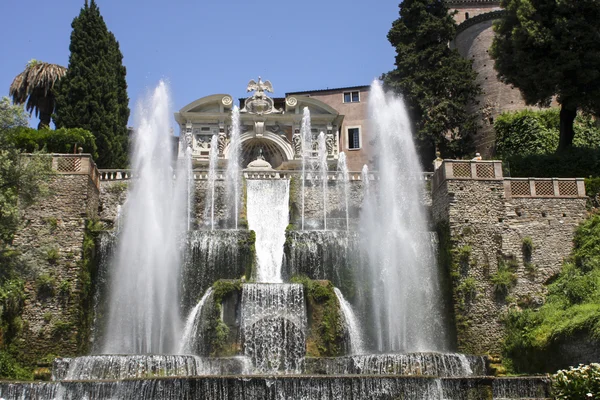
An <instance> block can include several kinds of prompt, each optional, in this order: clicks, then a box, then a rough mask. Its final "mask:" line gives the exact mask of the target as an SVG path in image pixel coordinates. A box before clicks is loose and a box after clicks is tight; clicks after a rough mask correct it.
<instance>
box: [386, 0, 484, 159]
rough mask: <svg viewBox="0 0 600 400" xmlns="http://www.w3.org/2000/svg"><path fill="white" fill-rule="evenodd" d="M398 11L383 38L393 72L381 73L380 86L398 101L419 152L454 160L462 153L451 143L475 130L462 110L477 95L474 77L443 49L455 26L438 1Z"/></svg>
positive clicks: (408, 3) (408, 4)
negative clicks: (390, 49) (400, 97)
mask: <svg viewBox="0 0 600 400" xmlns="http://www.w3.org/2000/svg"><path fill="white" fill-rule="evenodd" d="M399 7H400V18H398V19H397V20H396V21H394V22H393V24H392V29H390V31H389V33H388V40H389V41H390V43H391V44H392V46H394V48H395V49H396V62H395V65H396V69H395V70H393V71H391V72H389V73H387V74H384V76H383V80H384V83H385V85H386V86H387V87H388V88H390V89H392V90H394V91H395V92H397V93H399V94H401V95H403V96H404V100H405V102H406V104H407V107H408V109H409V112H410V115H411V118H412V121H413V123H414V125H415V128H416V129H415V130H416V133H417V137H418V139H420V141H421V147H426V148H430V149H432V148H433V146H436V147H438V148H440V149H441V150H442V153H445V154H444V156H450V157H452V156H458V155H460V154H461V153H465V152H466V151H468V148H466V147H464V141H462V140H457V139H463V138H466V137H468V136H469V134H470V133H472V132H473V131H474V129H475V127H476V124H475V119H474V116H472V115H470V114H469V113H468V112H467V105H468V104H469V103H471V102H474V101H475V97H476V96H477V95H478V94H479V92H480V88H479V86H478V85H477V84H476V83H475V77H476V76H477V74H476V72H474V71H473V69H472V68H471V61H470V60H466V59H464V58H463V57H461V55H460V54H459V53H458V51H457V50H456V49H451V48H450V47H449V46H448V44H449V43H450V41H452V40H453V39H454V36H455V33H456V23H455V21H454V19H453V17H452V15H451V14H449V12H448V7H447V6H446V3H445V1H444V0H404V1H403V2H402V3H401V4H400V6H399ZM449 139H451V140H449ZM431 159H432V155H429V158H428V162H429V160H431Z"/></svg>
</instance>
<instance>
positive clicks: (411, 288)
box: [361, 81, 448, 352]
mask: <svg viewBox="0 0 600 400" xmlns="http://www.w3.org/2000/svg"><path fill="white" fill-rule="evenodd" d="M369 110H370V114H371V117H372V127H371V129H372V134H373V135H374V138H375V144H376V148H377V154H378V155H379V157H378V158H377V162H378V166H377V167H378V169H379V176H380V181H379V182H378V188H377V189H378V190H369V191H368V193H366V198H365V203H364V204H363V209H362V213H361V228H362V232H361V235H362V239H363V240H362V242H363V244H364V251H365V253H366V255H367V263H366V269H365V270H363V273H364V276H365V279H366V280H367V282H369V281H370V288H369V289H370V292H371V293H370V295H371V297H372V300H371V303H372V317H373V319H374V321H373V323H374V327H375V330H374V334H375V339H376V349H375V350H377V351H378V352H423V351H444V350H446V349H447V348H448V346H447V339H446V338H447V335H446V332H445V326H444V324H443V321H444V319H443V317H442V307H441V299H440V288H439V282H438V272H437V266H436V263H435V257H434V256H433V254H432V253H433V250H432V246H430V245H428V244H427V243H426V242H425V243H422V242H423V241H422V240H419V237H420V236H421V235H418V234H416V233H419V232H426V231H427V221H426V217H425V212H424V210H423V206H422V204H421V195H422V193H423V190H424V189H423V181H422V170H421V167H420V165H419V161H418V157H417V154H416V151H415V146H414V143H413V139H412V134H411V130H410V126H411V124H410V121H409V119H408V115H407V112H406V109H405V106H404V104H403V102H402V100H401V99H398V98H394V97H392V96H391V95H386V94H385V93H384V92H383V89H382V87H381V84H380V83H379V82H377V81H376V82H374V83H373V85H372V86H371V92H370V96H369Z"/></svg>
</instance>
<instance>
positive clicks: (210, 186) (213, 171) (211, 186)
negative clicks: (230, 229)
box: [204, 135, 219, 230]
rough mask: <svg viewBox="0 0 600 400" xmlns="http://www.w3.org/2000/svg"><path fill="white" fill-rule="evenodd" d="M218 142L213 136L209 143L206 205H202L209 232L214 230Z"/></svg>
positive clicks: (215, 136) (216, 137)
mask: <svg viewBox="0 0 600 400" xmlns="http://www.w3.org/2000/svg"><path fill="white" fill-rule="evenodd" d="M218 140H219V138H218V136H217V135H213V137H212V139H211V141H210V160H209V163H208V181H207V182H206V197H205V198H206V200H205V202H206V203H205V204H204V221H205V223H209V225H210V230H214V229H215V184H216V182H217V163H218V162H219V151H218Z"/></svg>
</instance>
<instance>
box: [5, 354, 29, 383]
mask: <svg viewBox="0 0 600 400" xmlns="http://www.w3.org/2000/svg"><path fill="white" fill-rule="evenodd" d="M0 378H4V379H18V380H31V379H33V374H32V373H31V371H28V370H27V369H25V368H23V366H21V365H20V364H19V363H18V362H17V361H16V360H15V359H14V358H13V357H12V356H11V355H10V354H9V353H7V352H5V351H3V350H0Z"/></svg>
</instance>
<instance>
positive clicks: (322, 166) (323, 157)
mask: <svg viewBox="0 0 600 400" xmlns="http://www.w3.org/2000/svg"><path fill="white" fill-rule="evenodd" d="M318 146H319V154H318V160H319V170H320V171H321V191H322V192H323V230H324V231H326V230H327V180H328V176H327V147H326V145H325V133H324V132H321V133H319V139H318Z"/></svg>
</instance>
